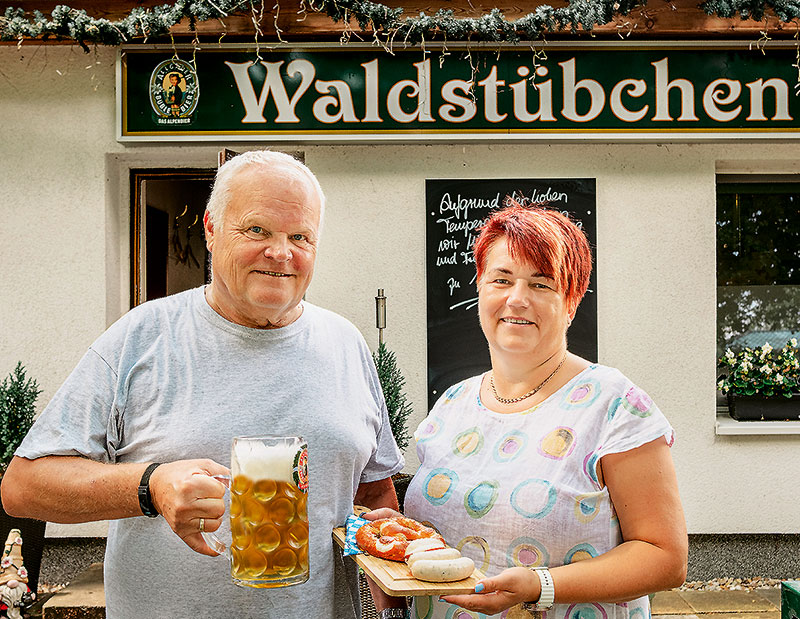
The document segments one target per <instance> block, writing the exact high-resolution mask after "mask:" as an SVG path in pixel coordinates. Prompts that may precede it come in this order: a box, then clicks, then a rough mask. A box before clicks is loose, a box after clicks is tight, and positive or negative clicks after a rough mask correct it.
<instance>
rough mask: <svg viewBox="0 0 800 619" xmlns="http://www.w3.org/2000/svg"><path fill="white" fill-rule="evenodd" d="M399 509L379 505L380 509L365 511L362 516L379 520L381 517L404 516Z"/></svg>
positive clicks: (366, 518)
mask: <svg viewBox="0 0 800 619" xmlns="http://www.w3.org/2000/svg"><path fill="white" fill-rule="evenodd" d="M402 515H403V514H401V513H400V512H399V511H397V510H396V509H392V508H391V507H379V508H378V509H373V510H372V511H369V512H364V513H363V514H361V517H362V518H363V519H364V520H379V519H381V518H395V517H397V516H402Z"/></svg>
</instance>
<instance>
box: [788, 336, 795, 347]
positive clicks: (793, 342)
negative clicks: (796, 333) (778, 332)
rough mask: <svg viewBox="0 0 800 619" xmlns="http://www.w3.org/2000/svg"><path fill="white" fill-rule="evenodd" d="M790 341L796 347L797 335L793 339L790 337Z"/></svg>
mask: <svg viewBox="0 0 800 619" xmlns="http://www.w3.org/2000/svg"><path fill="white" fill-rule="evenodd" d="M789 343H790V344H791V345H792V346H794V347H796V346H797V338H796V337H793V338H792V339H790V340H789Z"/></svg>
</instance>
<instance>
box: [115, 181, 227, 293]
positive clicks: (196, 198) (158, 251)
mask: <svg viewBox="0 0 800 619" xmlns="http://www.w3.org/2000/svg"><path fill="white" fill-rule="evenodd" d="M215 172H216V170H213V169H212V170H183V169H179V170H132V171H131V195H132V196H133V204H132V212H131V215H132V216H131V275H132V277H131V307H133V306H135V305H138V304H140V303H144V302H145V301H149V300H151V299H157V298H159V297H164V296H167V295H170V294H175V293H177V292H181V291H183V290H188V289H190V288H195V287H197V286H202V285H203V284H204V283H207V282H208V279H209V269H208V251H207V250H206V245H205V238H204V235H203V213H204V212H205V208H206V202H207V201H208V196H209V194H210V193H211V185H212V183H213V180H214V174H215Z"/></svg>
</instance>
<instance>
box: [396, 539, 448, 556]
mask: <svg viewBox="0 0 800 619" xmlns="http://www.w3.org/2000/svg"><path fill="white" fill-rule="evenodd" d="M444 547H445V543H444V542H443V541H442V540H440V539H439V538H438V537H421V538H419V539H415V540H412V541H410V542H408V546H406V551H405V553H404V554H405V556H406V557H410V556H411V555H412V554H414V553H415V552H418V551H420V550H433V549H434V548H444Z"/></svg>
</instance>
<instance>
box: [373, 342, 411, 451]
mask: <svg viewBox="0 0 800 619" xmlns="http://www.w3.org/2000/svg"><path fill="white" fill-rule="evenodd" d="M372 358H373V360H374V361H375V367H376V368H377V370H378V379H379V380H380V381H381V389H382V390H383V398H384V399H385V400H386V408H387V410H388V411H389V423H390V424H391V426H392V434H393V435H394V440H395V441H396V442H397V446H398V447H399V448H400V449H405V448H406V447H407V446H408V441H409V440H410V439H411V436H410V435H409V433H408V428H407V427H406V420H407V419H408V417H409V415H411V411H412V409H411V404H410V403H409V402H408V400H407V399H406V394H405V393H404V392H403V387H404V386H405V384H406V379H405V378H404V377H403V374H402V372H400V368H398V367H397V359H396V358H395V356H394V353H393V352H392V351H390V350H389V349H388V348H386V344H381V345H380V346H378V350H377V351H375V352H374V353H372Z"/></svg>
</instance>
